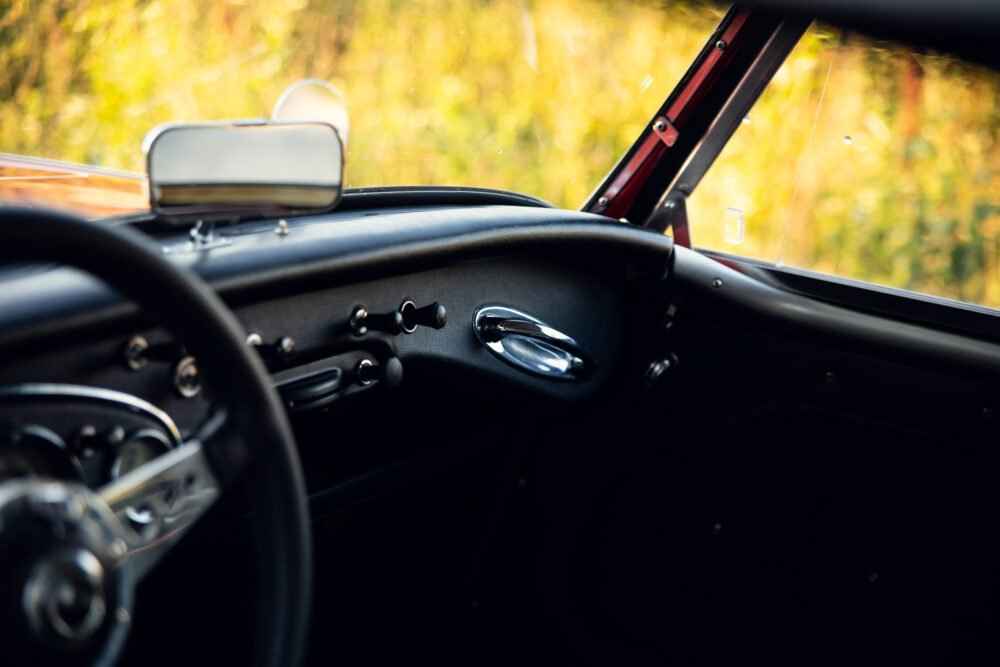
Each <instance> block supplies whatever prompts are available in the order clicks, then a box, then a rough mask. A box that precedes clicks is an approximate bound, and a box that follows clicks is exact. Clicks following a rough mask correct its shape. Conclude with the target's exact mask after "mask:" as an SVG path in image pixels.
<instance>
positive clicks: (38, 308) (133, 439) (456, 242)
mask: <svg viewBox="0 0 1000 667" xmlns="http://www.w3.org/2000/svg"><path fill="white" fill-rule="evenodd" d="M468 196H469V195H468V193H464V194H459V195H456V194H454V193H451V194H450V198H449V196H445V197H444V198H443V200H439V201H437V202H436V203H434V202H432V201H427V202H420V201H419V200H418V203H417V205H414V204H413V203H412V202H411V203H409V204H408V205H406V206H400V205H398V204H394V205H391V206H383V207H371V208H356V209H353V210H352V209H351V208H350V207H348V208H347V209H346V210H342V211H338V212H334V213H332V214H329V215H325V216H318V217H311V218H298V219H289V220H280V221H279V220H262V221H256V222H247V223H243V224H241V225H239V226H232V227H219V228H217V229H216V230H214V231H213V232H212V234H211V236H204V237H192V236H189V235H188V234H187V230H181V231H180V232H176V231H173V232H171V231H167V232H162V231H161V232H159V233H158V234H156V235H155V236H154V237H153V239H152V240H153V242H155V243H157V244H158V245H159V246H160V248H161V251H162V252H163V253H164V254H165V255H167V256H169V257H170V258H171V259H172V261H174V262H175V263H177V264H178V265H180V266H183V267H186V268H189V269H191V270H193V271H195V272H196V273H198V274H200V275H201V277H203V278H204V279H206V280H207V281H208V282H209V283H210V284H211V285H212V286H213V287H214V288H215V289H216V290H217V291H218V293H219V294H220V295H221V296H222V297H223V298H224V299H225V300H226V302H227V303H228V304H229V305H230V307H231V308H233V310H234V312H235V314H236V316H237V318H238V319H239V321H240V322H241V323H242V325H243V326H244V328H245V330H246V334H247V341H248V344H249V345H254V346H256V347H257V349H258V350H259V352H260V354H261V356H262V358H263V359H264V360H265V362H266V364H267V366H268V369H269V370H270V371H271V373H272V378H273V382H274V384H275V385H276V386H277V387H278V388H279V391H280V393H281V395H282V397H283V399H284V401H285V403H286V407H287V408H288V410H289V412H290V414H292V415H293V423H294V424H295V425H296V427H297V429H298V428H299V427H300V426H302V425H305V426H303V427H302V430H307V431H308V433H301V432H300V434H299V440H300V448H301V449H302V453H303V458H304V463H305V468H306V474H307V479H308V481H309V482H310V491H311V492H312V493H318V492H320V491H323V490H324V489H326V488H327V487H329V486H330V485H332V484H335V483H339V482H343V481H344V480H345V479H348V478H350V477H351V476H352V475H357V474H364V473H366V472H369V469H370V467H371V466H373V465H375V464H384V463H388V462H391V461H390V460H391V459H392V458H393V456H395V455H392V456H390V455H383V456H378V455H375V454H373V453H372V452H374V451H375V450H377V445H376V444H373V443H372V442H371V441H372V440H378V439H379V438H377V437H374V438H373V437H372V436H368V437H367V440H368V441H369V442H368V443H367V446H368V450H369V453H370V454H371V455H366V456H361V457H360V462H359V461H358V460H354V461H353V463H351V464H348V463H345V462H344V461H342V460H341V461H339V463H329V464H327V463H325V461H326V459H325V458H324V456H323V455H314V454H310V451H311V450H316V451H326V450H327V449H328V447H327V445H326V444H325V443H322V442H317V440H321V439H322V438H318V437H317V435H316V434H317V433H324V432H326V431H324V430H323V429H322V428H317V427H316V421H317V420H320V419H323V418H324V417H323V416H321V415H326V414H328V413H329V412H330V411H331V410H335V409H336V406H338V405H340V404H342V403H347V402H352V403H353V404H355V405H358V404H359V402H361V401H364V402H365V403H366V406H365V409H366V410H370V411H374V412H375V413H376V414H382V413H381V412H380V410H381V407H378V408H373V407H372V406H373V405H377V406H386V407H385V410H389V411H391V410H392V408H391V407H389V406H391V405H392V400H391V399H386V398H385V397H386V396H390V395H391V394H392V393H393V392H397V393H398V392H399V391H400V389H399V387H402V388H403V392H404V394H403V395H407V394H406V392H407V391H408V392H410V393H409V395H410V396H412V395H413V392H420V393H424V395H427V392H438V395H440V397H441V398H440V400H441V401H442V402H446V401H449V400H453V399H454V398H455V397H459V396H461V395H462V394H463V393H464V392H469V391H478V392H480V393H482V392H485V393H486V394H487V395H488V396H487V399H486V400H488V401H492V402H495V403H496V404H497V405H506V404H511V403H515V404H516V403H518V402H519V401H521V402H523V401H528V402H531V401H543V402H545V401H548V402H552V403H554V404H559V403H567V402H578V401H580V400H586V399H588V397H593V396H595V395H597V394H598V393H599V392H600V391H601V390H602V389H603V388H607V387H608V386H609V384H610V383H612V382H613V381H614V379H615V378H616V377H617V375H618V373H619V372H620V370H621V369H620V363H621V359H622V356H623V354H624V351H623V341H624V338H625V337H624V327H625V321H624V316H625V315H624V286H625V284H626V282H627V281H628V280H630V279H632V278H634V277H635V276H636V275H643V276H647V277H648V276H654V277H656V276H662V275H663V274H664V273H665V271H666V270H667V266H668V262H669V258H670V254H671V245H670V240H669V239H668V238H666V237H664V236H662V235H659V234H655V233H652V232H648V231H645V230H641V229H637V228H635V227H633V226H630V225H625V224H622V223H617V222H611V221H608V220H607V219H606V218H601V217H599V216H593V215H589V214H583V213H576V212H569V211H560V210H555V209H550V208H544V207H541V206H538V205H536V204H535V203H534V202H531V201H526V202H519V201H515V202H513V203H512V202H509V201H502V202H501V203H496V202H490V201H488V200H487V201H486V202H485V203H484V202H475V201H474V202H472V203H469V202H468V201H466V200H465V199H462V197H465V198H468ZM439 199H440V197H439ZM456 202H457V203H456ZM0 279H2V281H3V282H2V285H3V287H2V288H0V359H2V360H3V365H2V367H0V424H2V425H3V428H4V431H3V432H4V433H5V435H4V438H5V442H6V443H7V445H8V446H19V447H22V446H23V444H24V443H25V442H27V441H32V442H37V441H39V440H45V441H47V442H48V444H47V445H46V447H43V448H41V449H42V450H45V449H46V448H48V449H51V450H53V451H54V452H58V451H60V450H61V452H62V455H63V456H62V458H63V459H64V461H63V462H62V463H59V464H58V465H61V466H63V468H59V470H60V471H61V472H59V473H58V474H59V475H76V476H79V475H83V477H82V478H83V480H85V481H86V482H87V483H88V484H90V485H92V486H96V485H99V484H101V483H105V482H107V481H108V479H110V478H112V477H113V476H114V475H116V474H120V470H124V468H123V466H124V465H125V463H123V461H125V462H126V463H127V464H128V465H138V463H140V462H141V461H143V460H147V459H148V458H149V457H150V456H153V455H155V453H156V452H159V451H161V450H162V449H164V448H170V447H173V446H175V445H176V444H177V443H178V442H180V441H181V440H183V439H184V438H187V437H190V436H191V435H192V434H193V433H194V432H195V431H196V430H197V428H198V427H199V425H200V424H201V423H202V422H203V421H204V420H205V419H206V418H207V417H208V415H209V414H210V412H211V408H212V391H211V386H205V387H202V386H201V368H202V366H206V367H207V366H210V365H211V363H212V360H210V359H204V360H203V359H195V358H193V357H190V356H188V355H187V353H186V351H185V350H184V349H183V348H181V347H180V346H178V345H177V344H175V343H174V342H173V339H172V337H171V336H170V333H169V332H167V331H164V330H162V328H160V327H158V326H157V323H155V322H149V321H146V320H145V319H144V317H143V314H142V313H140V312H138V311H137V310H136V308H135V307H134V306H133V305H132V304H130V303H128V302H127V301H125V300H124V299H123V298H122V297H121V296H119V295H118V294H117V293H115V292H114V291H112V290H110V289H109V288H107V287H106V286H104V285H103V284H102V283H100V282H99V281H97V280H95V279H94V278H92V277H90V276H88V275H85V274H83V273H81V272H79V271H76V270H74V269H69V268H62V267H56V266H33V265H27V266H16V267H10V268H9V269H8V272H7V275H5V276H2V277H0ZM488 305H492V306H503V307H507V308H514V309H517V310H519V311H520V312H522V313H526V314H528V315H530V316H533V317H534V318H537V319H538V320H539V321H540V322H542V323H544V324H545V325H547V326H549V327H552V328H553V329H556V330H558V331H561V332H565V333H566V334H568V336H572V337H573V338H574V339H575V340H576V341H578V343H579V345H581V346H582V348H583V349H585V350H587V352H588V354H589V355H590V356H591V358H592V361H593V362H594V370H593V373H592V376H588V377H587V379H586V381H577V382H574V381H570V382H566V381H553V380H552V379H551V378H547V377H544V376H543V375H541V374H539V373H531V372H525V370H524V369H523V368H518V367H515V366H514V365H511V364H508V363H504V362H503V361H502V360H501V359H500V358H498V356H497V355H496V354H493V353H491V350H490V349H488V347H487V346H486V345H484V344H483V343H482V341H480V340H479V339H478V338H477V335H476V333H475V330H474V328H473V318H474V315H475V313H476V312H477V310H478V309H480V308H481V307H483V306H488ZM401 311H402V312H405V314H406V316H407V322H406V323H405V326H403V327H400V326H399V321H401V320H400V317H401V315H400V313H401ZM359 313H360V314H362V315H367V320H366V322H365V324H367V326H363V325H361V323H359V321H358V315H359ZM435 314H436V315H437V316H438V318H439V320H438V321H434V317H433V315H435ZM411 320H412V321H411ZM529 371H530V369H529ZM470 388H474V389H470ZM484 388H485V389H484ZM375 395H381V396H382V397H383V398H382V400H380V401H374V399H372V400H367V401H366V400H365V399H366V397H370V396H371V397H373V396H375ZM399 400H401V399H398V398H397V399H396V401H397V402H398V401H399ZM29 403H30V405H31V409H30V410H27V411H25V410H24V406H25V405H27V404H29ZM397 414H399V413H397ZM395 417H396V415H393V414H392V413H391V412H386V413H384V414H382V419H383V420H385V421H386V422H387V423H388V422H392V421H393V419H394V418H395ZM501 424H502V421H499V420H498V421H497V427H500V425H501ZM401 428H402V426H401ZM467 428H468V427H467V425H466V424H464V423H463V426H462V427H461V428H460V429H459V427H458V426H457V425H452V424H449V422H448V421H447V420H446V419H445V420H439V421H438V422H437V423H436V425H435V426H434V428H433V429H431V430H429V431H427V433H426V435H428V436H429V437H430V439H432V440H433V439H438V440H447V441H449V442H454V441H456V440H459V441H460V440H461V439H462V438H463V435H462V433H461V432H453V431H454V429H459V430H460V431H464V430H465V429H467ZM384 434H385V437H384V438H382V439H383V440H391V439H392V438H391V437H390V435H389V432H388V431H384ZM449 434H450V435H449ZM416 437H417V439H420V438H422V437H423V436H422V435H420V434H419V433H418V434H417V436H416ZM17 443H21V445H18V444H17ZM22 448H23V447H22ZM397 453H398V452H397ZM57 459H58V456H54V458H53V461H55V460H57ZM66 461H68V462H69V463H66ZM23 465H25V466H28V467H29V468H30V467H31V466H36V467H41V468H42V470H43V471H44V470H47V469H48V470H49V471H50V473H51V472H52V471H54V470H56V468H47V466H49V467H51V466H54V465H56V464H55V463H52V462H48V461H33V462H32V461H26V462H24V463H23ZM65 466H69V468H66V467H65ZM328 467H333V468H336V469H335V470H330V469H327V468H328ZM74 478H75V477H74Z"/></svg>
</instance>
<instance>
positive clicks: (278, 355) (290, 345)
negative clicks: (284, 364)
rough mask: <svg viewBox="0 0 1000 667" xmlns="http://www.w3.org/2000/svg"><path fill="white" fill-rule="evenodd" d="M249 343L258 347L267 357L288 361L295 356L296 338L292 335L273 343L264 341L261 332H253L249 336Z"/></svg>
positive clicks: (259, 351)
mask: <svg viewBox="0 0 1000 667" xmlns="http://www.w3.org/2000/svg"><path fill="white" fill-rule="evenodd" d="M247 344H248V345H250V346H251V347H255V348H257V352H258V353H260V356H262V357H264V358H265V359H272V360H274V361H288V360H289V359H291V358H292V357H294V356H295V339H294V338H292V337H291V336H282V337H281V338H279V339H278V340H276V341H274V342H273V343H264V342H262V341H261V337H260V334H256V333H253V334H250V335H249V336H247Z"/></svg>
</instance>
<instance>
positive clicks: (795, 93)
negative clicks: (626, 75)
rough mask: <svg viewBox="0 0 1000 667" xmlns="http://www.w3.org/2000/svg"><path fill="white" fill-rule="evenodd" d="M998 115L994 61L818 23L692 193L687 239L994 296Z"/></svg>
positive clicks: (976, 297) (890, 281)
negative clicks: (735, 220) (733, 230)
mask: <svg viewBox="0 0 1000 667" xmlns="http://www.w3.org/2000/svg"><path fill="white" fill-rule="evenodd" d="M998 121H1000V75H998V74H997V73H996V72H993V71H990V70H986V69H983V68H980V67H975V66H972V65H969V64H965V63H961V62H957V61H955V60H953V59H950V58H946V57H943V56H939V55H932V54H921V53H914V52H912V51H910V50H908V49H905V48H902V47H899V46H896V45H892V44H886V43H881V42H876V41H872V40H868V39H865V38H861V37H858V36H856V35H848V34H841V33H840V32H839V31H837V30H836V29H830V28H826V27H822V26H814V27H813V28H811V29H810V31H809V32H808V33H807V34H806V36H805V37H804V38H803V40H802V41H801V42H800V43H799V45H798V46H797V47H796V48H795V50H794V51H793V52H792V55H791V56H790V57H789V59H788V60H787V61H786V63H785V65H784V66H783V67H782V69H781V70H780V71H779V73H778V75H777V76H776V77H775V79H774V80H773V81H772V82H771V85H770V86H769V87H768V89H767V90H766V91H765V92H764V95H763V96H762V97H761V99H760V100H759V101H758V103H757V105H756V106H755V107H754V108H753V110H752V111H751V112H750V115H749V117H748V118H747V119H745V121H744V124H743V125H741V126H740V129H739V130H737V133H736V135H735V136H734V137H733V140H732V141H731V142H730V144H729V145H727V147H726V149H725V150H724V151H723V154H722V155H721V156H720V157H719V159H718V160H717V161H716V163H715V165H714V166H713V167H712V169H710V170H709V172H708V174H707V175H706V177H705V180H703V181H702V182H701V184H699V186H698V189H697V190H696V191H695V194H694V195H693V196H692V198H691V201H690V206H689V211H690V214H691V218H692V235H693V237H694V242H695V244H696V245H701V246H703V247H709V248H714V249H717V250H723V251H727V252H732V253H735V254H741V255H746V256H750V257H755V258H759V259H764V260H767V261H772V262H776V263H780V264H785V265H787V266H791V267H798V268H804V269H810V270H815V271H820V272H824V273H828V274H833V275H838V276H844V277H848V278H853V279H857V280H863V281H867V282H872V283H877V284H880V285H888V286H891V287H898V288H902V289H908V290H913V291H917V292H923V293H926V294H932V295H935V296H943V297H947V298H952V299H957V300H961V301H967V302H971V303H977V304H982V305H987V306H991V307H994V308H1000V143H998V140H997V139H998V138H997V125H998ZM726 208H736V209H739V210H741V211H743V215H744V221H745V229H746V234H745V239H744V240H743V241H742V243H733V242H732V241H734V240H735V238H733V237H732V235H731V236H730V239H729V240H727V238H726V234H725V231H724V220H725V217H726V213H725V209H726Z"/></svg>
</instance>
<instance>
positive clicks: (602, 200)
mask: <svg viewBox="0 0 1000 667" xmlns="http://www.w3.org/2000/svg"><path fill="white" fill-rule="evenodd" d="M597 205H598V206H607V205H608V198H607V197H598V198H597Z"/></svg>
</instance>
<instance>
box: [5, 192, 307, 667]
mask: <svg viewBox="0 0 1000 667" xmlns="http://www.w3.org/2000/svg"><path fill="white" fill-rule="evenodd" d="M14 260H16V261H40V262H57V263H60V264H64V265H68V266H71V267H73V268H77V269H80V270H82V271H85V272H87V273H89V274H91V275H93V276H95V277H97V278H99V279H101V280H103V281H104V282H105V283H107V284H108V285H109V286H111V287H112V288H114V289H116V290H118V291H119V292H121V293H122V294H123V295H124V296H126V297H128V298H130V299H131V300H132V301H133V302H135V303H136V304H137V305H139V306H140V307H141V308H142V309H143V310H144V312H146V313H147V314H148V315H149V317H150V319H151V320H152V321H155V322H156V323H157V324H158V325H161V326H163V327H164V328H166V329H167V330H169V331H170V332H171V333H172V334H173V335H174V336H176V338H177V339H178V340H179V341H182V342H183V343H184V345H185V347H186V349H187V350H188V351H189V352H190V353H191V354H192V355H193V356H195V357H196V358H197V359H198V360H199V366H200V367H201V368H202V369H203V370H204V372H205V375H206V377H207V378H208V379H209V381H210V382H211V384H212V387H213V389H214V390H215V392H216V394H217V396H219V397H221V399H222V401H221V402H223V403H224V404H225V406H226V407H227V409H228V410H229V414H228V419H227V421H228V422H229V423H228V424H227V426H229V427H230V428H231V429H234V431H235V433H237V434H239V435H240V437H241V440H235V439H233V438H225V439H216V440H213V441H212V442H210V443H206V448H205V456H206V458H207V459H208V463H209V464H210V467H211V468H212V470H213V472H215V473H216V476H217V477H219V478H220V481H221V482H222V483H223V484H224V485H225V484H226V482H228V481H231V479H232V477H233V473H234V471H237V470H240V469H242V468H244V467H245V468H246V473H245V474H246V475H247V478H246V479H247V481H248V483H249V485H250V488H251V493H250V494H249V495H250V504H251V511H252V517H253V519H252V521H253V529H254V533H255V536H256V538H257V541H258V545H259V546H258V550H257V551H258V558H257V562H258V566H257V588H256V590H257V605H256V606H257V615H256V623H257V631H256V632H255V633H254V638H255V639H254V641H255V645H254V662H255V664H257V665H262V666H272V665H273V666H275V667H277V666H278V665H298V664H300V663H301V661H302V657H303V654H304V650H305V643H306V635H307V630H308V626H309V612H310V603H311V581H312V562H311V560H312V545H311V538H310V531H309V517H308V504H307V497H306V491H305V484H304V481H303V476H302V469H301V464H300V462H299V458H298V453H297V449H296V446H295V441H294V437H293V435H292V429H291V426H290V424H289V422H288V418H287V415H286V413H285V410H284V407H283V405H282V403H281V401H280V399H279V397H278V395H277V393H276V391H275V390H274V389H273V387H272V386H271V383H270V376H269V374H268V372H267V369H266V368H265V367H264V365H263V363H262V362H261V361H260V359H259V358H258V357H257V355H256V353H255V352H254V351H253V350H252V349H251V348H250V347H249V346H247V345H246V343H245V333H244V332H243V330H242V328H241V327H240V325H239V323H238V322H237V320H236V318H235V316H234V315H233V314H232V312H231V311H230V310H229V309H228V307H227V306H226V305H225V304H224V303H223V302H222V300H221V299H220V298H219V297H218V296H217V295H216V294H215V292H214V291H212V289H211V288H210V287H208V286H207V285H206V284H205V283H204V282H203V281H202V280H201V279H199V278H198V277H196V276H194V275H192V274H190V273H188V272H186V271H185V270H183V269H180V268H178V267H176V266H174V265H173V264H171V263H170V262H169V261H167V259H166V258H164V257H163V256H162V255H161V254H160V253H159V252H158V248H156V247H155V246H153V245H152V244H151V243H150V242H149V239H148V238H146V237H144V236H142V235H141V234H139V233H138V232H136V231H134V230H131V229H129V228H126V227H111V226H100V225H97V224H94V223H91V222H87V221H85V220H82V219H78V218H75V217H73V216H70V215H66V214H62V213H56V212H51V211H43V210H38V209H24V208H0V261H14ZM209 444H212V445H213V446H211V447H209V446H208V445H209ZM245 463H246V465H245V466H244V464H245Z"/></svg>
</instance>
